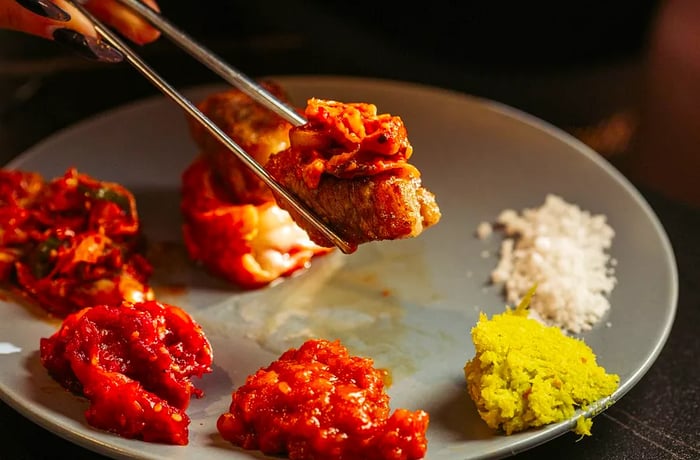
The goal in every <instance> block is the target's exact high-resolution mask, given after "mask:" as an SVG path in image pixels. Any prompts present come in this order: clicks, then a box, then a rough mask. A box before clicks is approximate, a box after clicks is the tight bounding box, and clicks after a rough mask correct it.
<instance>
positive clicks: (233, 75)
mask: <svg viewBox="0 0 700 460" xmlns="http://www.w3.org/2000/svg"><path fill="white" fill-rule="evenodd" d="M119 1H120V2H122V3H124V4H125V5H126V6H128V7H131V8H133V9H134V10H135V11H136V12H137V13H139V14H141V15H142V16H143V17H145V18H146V19H147V20H148V21H149V22H151V23H152V24H153V26H154V27H156V28H157V29H159V30H161V32H163V34H164V35H165V36H166V37H168V38H170V39H172V40H173V41H175V42H176V43H177V44H178V45H180V46H181V47H182V48H184V49H185V50H186V51H188V53H190V54H192V55H193V56H194V57H196V58H197V59H198V60H200V62H202V63H204V64H205V65H206V66H207V67H209V68H210V69H212V70H214V71H215V72H216V73H218V74H219V75H220V76H222V77H223V78H225V79H226V80H227V81H229V83H231V84H233V85H234V86H236V87H238V88H239V89H240V90H241V91H243V92H245V93H246V94H248V95H249V96H250V97H251V98H253V99H255V100H256V101H258V102H260V103H261V104H263V105H264V106H265V107H267V108H269V109H270V110H273V111H274V112H275V113H277V114H279V115H280V116H282V117H283V118H285V119H286V120H288V121H289V122H290V123H292V124H293V125H295V126H298V125H300V124H303V123H305V120H304V118H303V117H301V116H299V115H298V114H297V113H296V112H294V111H293V110H292V109H291V108H289V107H288V106H287V105H285V104H284V103H283V102H282V101H280V100H278V99H277V98H276V97H274V96H273V95H272V94H270V93H269V92H268V91H266V90H264V89H263V88H261V87H260V86H259V85H257V84H256V83H255V82H253V81H252V80H250V79H249V78H248V77H246V76H245V75H243V74H242V73H240V72H238V71H236V70H234V69H232V68H231V67H230V66H228V65H227V64H225V63H224V62H223V61H222V60H221V59H219V58H218V57H216V56H215V55H213V54H212V53H210V52H209V51H207V50H206V49H205V48H204V47H202V46H200V45H198V44H196V42H194V41H193V40H191V39H190V38H189V37H188V36H187V35H185V34H184V33H182V32H180V31H179V30H178V29H176V28H175V27H174V26H172V25H171V24H169V23H168V22H167V21H165V20H164V19H163V18H162V17H161V16H160V15H159V14H157V13H155V12H154V11H153V10H151V9H150V8H148V7H147V6H145V5H143V4H141V3H140V2H138V1H134V0H119ZM71 3H72V4H73V5H74V6H75V7H76V8H78V9H79V10H80V11H81V12H82V13H83V14H84V15H85V16H86V17H87V18H88V19H89V20H90V21H91V22H92V23H93V26H94V27H95V30H96V31H97V33H98V34H100V35H101V36H102V37H103V38H104V39H105V40H106V41H107V42H108V43H109V44H110V45H111V46H113V47H114V48H116V49H117V50H119V51H120V52H121V53H122V54H123V55H124V57H125V58H126V60H127V61H128V62H129V63H130V64H131V65H132V66H133V67H134V68H136V69H137V70H138V71H139V72H141V74H142V75H143V76H144V77H146V79H148V80H149V81H150V82H151V83H152V84H153V85H154V86H155V87H156V88H158V89H159V90H160V91H161V92H163V93H164V94H165V95H166V96H168V97H169V98H170V99H172V100H173V101H174V102H175V103H177V104H178V105H179V106H180V107H181V108H182V109H184V110H185V111H186V112H187V113H188V114H189V115H191V116H192V117H194V118H195V119H196V120H197V121H198V122H199V123H200V124H201V125H202V126H204V128H206V129H207V131H209V133H211V134H212V135H213V136H215V137H216V138H217V139H218V140H219V141H221V142H222V143H223V144H224V145H225V146H226V147H227V148H228V149H229V150H231V152H233V153H234V154H235V155H236V156H237V157H238V158H239V159H240V160H241V161H242V162H243V163H244V164H245V165H246V166H247V167H248V168H250V169H251V170H252V171H253V172H254V173H255V175H256V176H258V178H260V180H262V181H263V182H264V183H265V185H267V186H268V187H270V188H271V189H272V190H273V191H274V192H275V193H276V194H278V195H279V196H282V197H283V199H285V200H286V201H287V202H288V203H289V205H290V206H291V207H292V208H293V209H294V210H295V211H296V212H297V213H298V214H299V215H300V216H301V217H302V218H304V219H305V220H306V221H308V222H309V223H310V224H311V225H313V227H314V228H316V230H318V231H319V232H320V233H321V234H322V235H323V236H324V237H326V238H327V239H328V240H330V241H331V242H332V243H333V244H334V245H335V246H337V247H338V248H339V249H340V250H341V251H342V252H343V253H345V254H351V253H352V252H354V250H355V248H354V246H352V245H351V244H349V243H348V242H347V241H345V240H344V239H343V238H342V237H341V236H340V235H338V234H337V233H336V232H335V231H334V230H333V229H331V228H330V227H329V226H328V225H327V224H326V223H325V222H323V221H322V220H321V219H320V218H319V217H318V216H316V215H315V214H314V213H313V212H312V211H311V210H310V209H309V208H308V207H307V206H306V205H305V204H304V203H303V202H301V201H300V200H299V199H298V198H297V197H296V196H295V195H293V194H292V193H290V192H289V191H288V190H287V189H286V188H284V187H282V186H281V185H280V184H278V183H277V181H275V179H274V178H273V177H272V176H271V175H270V173H268V172H267V170H265V169H264V168H263V167H262V166H261V165H260V163H258V162H257V161H256V160H255V159H254V158H252V157H251V156H250V155H249V154H248V153H247V152H246V151H245V150H243V148H241V147H240V146H239V145H238V144H237V143H236V142H234V141H233V140H232V139H231V138H230V137H228V135H226V133H224V132H223V131H222V130H221V129H220V128H219V127H218V126H217V125H216V124H214V122H212V121H211V120H210V119H209V118H208V117H207V116H206V115H204V114H203V113H202V112H201V111H200V110H199V109H198V108H197V106H195V105H194V104H193V103H192V102H191V101H190V100H189V99H187V98H186V97H185V96H183V95H182V94H181V93H180V92H178V91H177V90H176V89H175V88H174V87H173V86H171V85H170V84H169V83H168V82H167V81H165V80H164V79H163V78H162V77H161V76H160V75H158V73H157V72H155V71H154V70H153V69H152V68H151V67H150V66H149V65H148V64H146V63H145V62H144V61H143V60H142V59H141V58H140V57H139V56H138V54H136V53H135V52H134V51H133V50H131V48H129V46H128V45H126V43H125V42H124V41H123V40H122V39H121V38H119V36H117V35H116V34H115V33H113V32H112V31H111V30H110V29H108V28H107V27H106V26H104V25H103V24H102V23H101V22H100V21H99V20H98V19H97V18H95V17H94V16H93V15H92V14H91V13H90V12H89V11H87V9H85V8H84V7H83V6H82V5H81V4H80V3H79V0H71Z"/></svg>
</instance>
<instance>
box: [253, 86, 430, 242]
mask: <svg viewBox="0 0 700 460" xmlns="http://www.w3.org/2000/svg"><path fill="white" fill-rule="evenodd" d="M305 115H306V118H307V120H308V122H307V123H306V124H304V125H302V126H299V127H294V128H292V129H291V131H290V147H289V148H287V149H286V150H284V151H282V152H280V153H278V154H274V155H272V156H271V157H270V159H269V160H268V162H267V165H266V169H267V170H268V171H269V172H270V174H271V175H272V176H273V177H274V178H275V180H277V181H278V182H279V183H281V184H282V185H283V186H285V187H286V188H288V189H289V190H290V191H291V192H292V193H294V194H295V195H297V196H298V197H299V198H300V199H301V200H302V201H303V202H305V203H306V204H307V205H308V206H309V207H310V208H311V209H312V210H313V211H314V212H315V213H316V214H317V215H318V216H320V217H321V219H323V220H324V221H325V222H326V223H327V224H329V226H330V227H331V228H333V229H334V230H335V231H336V232H338V233H339V234H340V235H341V236H342V237H343V238H344V239H345V240H346V241H347V242H348V243H350V244H352V245H355V246H357V245H359V244H362V243H366V242H370V241H376V240H394V239H400V238H409V237H415V236H418V235H419V234H421V233H422V232H423V230H425V229H426V228H428V227H430V226H431V225H434V224H436V223H437V222H438V221H439V220H440V217H441V214H440V209H439V207H438V205H437V202H436V200H435V195H434V194H433V193H432V192H430V191H429V190H427V189H426V188H424V187H423V186H422V183H421V177H420V172H419V171H418V169H417V168H416V167H415V166H413V165H411V164H409V163H408V159H409V158H410V156H411V154H412V153H413V148H412V146H411V144H410V142H409V141H408V137H407V132H406V127H405V125H404V124H403V121H402V120H401V119H400V118H399V117H397V116H392V115H389V114H380V115H377V108H376V106H375V105H373V104H366V103H351V104H346V103H341V102H337V101H329V100H322V99H310V100H309V101H308V104H307V107H306V111H305ZM278 202H279V204H280V207H282V208H284V209H287V211H288V212H289V213H290V214H291V215H292V217H293V218H294V219H295V221H296V222H297V224H298V225H299V226H301V227H302V228H304V229H305V230H306V231H307V232H308V233H309V236H310V237H311V238H312V239H313V240H314V241H315V242H316V243H317V244H319V245H321V246H332V243H331V242H330V241H329V240H328V239H327V238H325V237H324V236H323V235H322V234H320V233H319V232H318V231H317V230H315V229H314V228H313V227H312V226H311V225H310V224H308V223H307V222H306V221H305V219H303V218H302V217H301V216H299V215H298V214H297V213H296V212H295V211H294V210H293V209H290V207H289V206H288V205H287V204H286V203H285V201H284V200H283V199H279V200H278Z"/></svg>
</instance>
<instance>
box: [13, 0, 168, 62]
mask: <svg viewBox="0 0 700 460" xmlns="http://www.w3.org/2000/svg"><path fill="white" fill-rule="evenodd" d="M143 1H144V3H146V4H147V5H148V6H150V7H151V8H153V9H155V10H156V11H158V5H157V4H156V3H155V1H154V0H143ZM85 8H86V9H87V10H88V11H90V12H91V13H92V14H94V15H95V17H96V18H97V19H99V20H100V21H103V22H104V23H105V24H107V25H109V26H111V27H112V28H114V29H115V30H117V31H118V32H120V33H121V34H122V35H123V36H124V37H126V38H128V39H129V40H131V41H132V42H134V43H136V44H139V45H143V44H146V43H149V42H152V41H154V40H156V39H157V38H158V37H159V36H160V32H158V30H156V29H155V28H153V27H152V26H151V25H150V24H149V23H148V22H147V21H146V20H144V19H142V18H141V17H140V16H138V15H137V14H136V13H133V12H131V10H130V9H129V8H128V7H126V6H123V5H122V4H121V3H119V2H118V1H117V0H88V1H87V2H85ZM0 28H6V29H13V30H18V31H20V32H24V33H28V34H32V35H36V36H39V37H43V38H46V39H48V40H54V41H56V42H57V43H60V44H62V45H64V46H67V47H68V48H70V49H72V50H73V51H75V52H77V53H78V54H80V55H82V56H84V57H87V58H90V59H94V60H99V61H104V62H119V61H121V60H122V58H123V56H122V55H121V53H120V52H119V51H117V50H115V49H114V48H112V47H110V46H109V45H108V44H106V43H105V42H103V41H101V40H100V38H99V36H98V34H97V32H96V31H95V28H94V27H93V26H92V24H91V22H90V21H89V20H88V19H87V18H86V17H85V16H84V15H83V14H82V13H81V12H80V11H79V10H78V9H76V8H75V7H74V6H73V5H72V4H71V3H70V2H67V1H65V0H54V1H51V0H0Z"/></svg>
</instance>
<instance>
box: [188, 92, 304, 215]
mask: <svg viewBox="0 0 700 460" xmlns="http://www.w3.org/2000/svg"><path fill="white" fill-rule="evenodd" d="M260 84H261V86H263V87H264V88H265V89H266V90H268V91H269V92H270V93H272V94H274V95H275V96H276V97H277V98H278V99H281V100H284V101H286V100H287V96H286V94H285V93H284V91H283V90H282V88H281V87H280V86H278V85H277V84H275V83H272V82H269V81H263V82H261V83H260ZM198 108H199V109H200V110H201V111H202V113H204V114H205V115H206V116H207V117H208V118H209V119H211V120H212V121H213V122H214V123H215V124H216V125H217V126H218V127H219V128H221V130H222V131H224V132H225V133H226V134H227V135H228V136H229V137H230V138H231V139H232V140H233V141H234V142H236V143H237V144H238V145H240V146H241V147H242V148H243V149H244V150H245V151H246V152H247V153H248V154H249V155H250V156H252V157H253V158H254V159H255V160H256V161H257V162H258V163H260V164H261V165H263V166H264V165H265V163H266V162H267V160H268V158H269V157H270V155H271V154H273V153H277V152H279V151H280V150H284V149H285V148H287V147H288V146H289V129H290V128H291V124H289V123H288V122H287V121H285V120H283V119H282V118H280V117H279V116H278V115H276V114H274V113H273V112H271V111H270V110H268V109H266V108H264V107H262V106H261V105H260V104H258V103H257V102H255V101H254V100H253V99H251V98H250V96H248V95H246V94H245V93H243V92H242V91H240V90H238V89H231V90H227V91H222V92H218V93H215V94H212V95H210V96H209V97H207V98H206V99H204V100H203V101H202V102H201V103H200V104H198ZM189 123H190V132H191V135H192V138H193V139H194V141H195V143H196V144H197V146H198V147H199V149H200V151H201V153H202V154H203V155H204V157H205V159H206V161H207V162H208V163H209V164H210V166H211V168H212V170H214V171H216V173H217V176H219V179H220V181H221V182H222V183H223V184H224V186H225V187H226V188H228V191H229V192H230V193H233V194H234V195H235V197H236V198H237V199H238V200H240V201H241V202H245V203H251V204H259V203H263V202H265V201H271V200H273V197H272V194H271V191H270V189H269V188H268V187H267V185H265V183H264V182H262V181H261V180H260V179H259V178H258V177H257V176H256V175H255V173H253V172H252V171H250V169H248V167H247V166H245V165H244V164H243V162H241V160H239V159H238V158H237V157H236V156H235V154H234V153H233V152H231V151H230V150H229V149H228V148H227V147H226V146H224V144H222V143H221V142H220V141H219V140H218V139H216V138H215V137H214V136H213V135H212V134H210V133H209V132H208V131H207V130H206V129H205V128H203V127H202V126H201V125H200V124H199V123H197V122H196V121H195V120H192V119H189Z"/></svg>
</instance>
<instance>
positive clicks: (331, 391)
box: [217, 340, 429, 460]
mask: <svg viewBox="0 0 700 460" xmlns="http://www.w3.org/2000/svg"><path fill="white" fill-rule="evenodd" d="M384 377H385V372H382V371H380V370H378V369H375V368H374V367H373V361H372V360H371V359H369V358H362V357H356V356H351V355H350V354H349V353H348V350H347V349H346V348H345V347H344V346H342V345H341V344H340V342H338V341H334V342H331V341H326V340H309V341H307V342H305V343H304V344H302V346H301V347H299V349H290V350H288V351H286V352H285V353H284V354H282V356H280V358H279V359H278V360H276V361H274V362H273V363H271V364H270V365H269V366H268V367H266V368H263V369H260V370H258V372H256V373H255V374H253V375H251V376H249V377H248V379H247V380H246V382H245V384H243V385H242V386H241V387H239V388H238V389H237V390H236V391H234V392H233V394H232V402H231V405H230V408H229V412H227V413H224V414H222V415H221V416H220V417H219V420H218V422H217V428H218V430H219V432H220V433H221V436H222V437H223V438H224V439H226V440H228V441H230V442H231V443H233V444H235V445H237V446H240V447H243V448H244V449H259V450H261V451H262V452H263V453H265V454H287V455H288V456H289V458H290V459H292V460H311V459H324V460H341V459H342V460H380V459H382V460H411V459H420V458H423V457H424V455H425V452H426V450H427V439H426V430H427V427H428V422H429V416H428V414H427V413H426V412H424V411H422V410H417V411H415V412H411V411H409V410H407V409H397V410H395V411H394V412H393V413H390V408H389V396H388V395H387V394H386V392H385V391H384Z"/></svg>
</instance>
